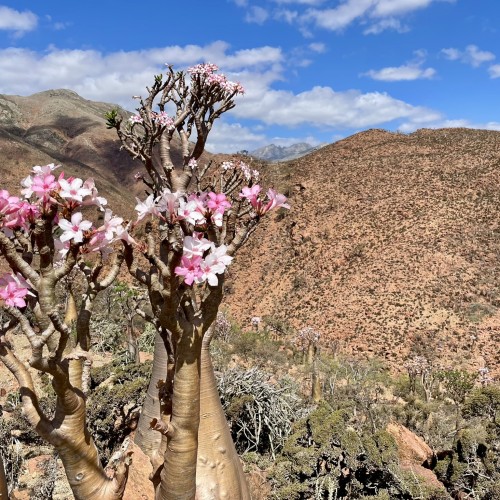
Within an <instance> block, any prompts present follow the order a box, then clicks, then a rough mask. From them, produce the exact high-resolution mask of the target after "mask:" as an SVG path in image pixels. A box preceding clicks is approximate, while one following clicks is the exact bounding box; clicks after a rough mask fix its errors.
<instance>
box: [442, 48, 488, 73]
mask: <svg viewBox="0 0 500 500" xmlns="http://www.w3.org/2000/svg"><path fill="white" fill-rule="evenodd" d="M441 53H442V54H443V55H444V57H445V58H446V59H448V60H450V61H460V62H463V63H465V64H470V65H471V66H472V67H474V68H477V67H479V66H481V64H483V63H485V62H489V61H493V59H495V54H493V53H492V52H488V51H486V50H479V47H477V46H476V45H467V47H465V50H464V51H460V50H458V49H455V48H453V47H452V48H449V49H442V50H441Z"/></svg>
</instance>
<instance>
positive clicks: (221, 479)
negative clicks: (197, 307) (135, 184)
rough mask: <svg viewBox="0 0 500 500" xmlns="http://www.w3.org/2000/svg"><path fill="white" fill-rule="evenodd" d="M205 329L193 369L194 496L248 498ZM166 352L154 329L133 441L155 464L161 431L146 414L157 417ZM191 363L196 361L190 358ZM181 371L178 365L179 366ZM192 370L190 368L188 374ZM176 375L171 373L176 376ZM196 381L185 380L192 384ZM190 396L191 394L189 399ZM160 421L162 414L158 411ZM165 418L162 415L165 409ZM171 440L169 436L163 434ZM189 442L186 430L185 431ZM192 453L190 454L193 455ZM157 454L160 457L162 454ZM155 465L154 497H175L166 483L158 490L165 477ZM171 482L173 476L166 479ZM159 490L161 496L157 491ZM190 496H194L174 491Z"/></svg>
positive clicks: (206, 498) (161, 451)
mask: <svg viewBox="0 0 500 500" xmlns="http://www.w3.org/2000/svg"><path fill="white" fill-rule="evenodd" d="M211 331H212V330H211V329H210V330H209V332H207V333H206V334H205V337H204V340H203V343H202V348H201V352H200V371H199V375H196V378H198V377H199V379H200V381H199V384H200V386H199V415H200V418H199V426H198V443H197V444H198V448H197V455H196V462H195V463H196V473H195V478H196V499H197V500H208V499H213V500H217V499H231V500H233V499H234V500H247V499H250V494H249V491H248V486H247V483H246V480H245V476H244V473H243V468H242V466H241V462H240V459H239V457H238V454H237V452H236V448H235V447H234V443H233V440H232V437H231V433H230V431H229V427H228V425H227V421H226V417H225V414H224V410H223V408H222V405H221V402H220V397H219V393H218V390H217V382H216V379H215V375H214V370H213V365H212V362H211V359H210V351H209V344H210V340H211V338H212V335H211ZM167 363H168V355H167V351H166V349H165V344H164V342H163V340H162V338H161V336H160V335H159V334H157V336H156V339H155V355H154V360H153V371H152V375H151V380H150V384H149V388H148V394H147V396H146V400H145V401H144V405H143V408H142V412H141V418H140V420H139V425H138V430H137V433H136V437H135V443H136V444H137V445H138V446H140V447H141V449H142V451H143V452H144V453H145V454H146V455H148V456H149V458H150V459H151V460H152V462H153V469H154V470H156V464H157V460H158V455H159V454H160V453H163V451H164V448H165V446H163V447H162V445H161V444H162V443H161V437H162V436H161V434H160V433H159V432H157V431H156V430H152V429H151V426H150V423H151V421H152V420H155V419H157V420H160V401H159V394H158V393H159V381H161V380H164V379H165V377H166V373H167ZM195 366H197V365H196V364H195ZM182 371H183V372H184V370H182ZM196 372H197V370H191V375H193V374H196ZM176 380H177V379H176ZM196 383H197V382H194V383H193V384H191V385H192V386H193V387H194V386H195V385H196ZM195 400H196V397H194V396H193V398H192V401H195ZM162 419H163V420H164V421H165V415H164V416H163V417H162ZM167 420H168V415H167ZM164 439H165V440H166V441H167V442H168V445H169V446H171V439H170V438H164ZM190 440H191V442H192V441H193V440H192V435H191V437H190ZM193 456H194V455H193ZM162 459H163V457H162ZM163 469H164V467H161V469H160V474H159V475H158V476H156V475H155V479H154V480H153V482H154V483H155V488H156V489H157V492H158V493H157V498H162V499H163V498H177V497H175V496H169V495H170V494H169V493H168V492H167V491H166V488H164V489H163V490H161V487H160V482H161V481H162V478H166V477H167V474H166V472H165V473H164V472H163ZM172 471H173V475H174V476H178V475H183V474H184V471H183V470H181V471H179V472H175V469H172ZM172 481H173V482H175V481H176V480H175V478H173V479H172ZM162 495H165V496H162ZM179 498H194V497H188V496H186V497H179Z"/></svg>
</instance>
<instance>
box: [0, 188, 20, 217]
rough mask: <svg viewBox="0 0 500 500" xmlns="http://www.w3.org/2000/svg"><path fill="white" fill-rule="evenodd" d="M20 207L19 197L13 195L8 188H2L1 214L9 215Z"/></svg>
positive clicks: (0, 195) (0, 196)
mask: <svg viewBox="0 0 500 500" xmlns="http://www.w3.org/2000/svg"><path fill="white" fill-rule="evenodd" d="M18 209H19V198H18V197H17V196H11V195H10V193H9V192H8V191H7V190H6V189H0V214H3V215H8V214H11V213H14V212H16V211H17V210H18Z"/></svg>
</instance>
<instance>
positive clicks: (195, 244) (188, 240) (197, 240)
mask: <svg viewBox="0 0 500 500" xmlns="http://www.w3.org/2000/svg"><path fill="white" fill-rule="evenodd" d="M210 246H211V243H210V241H209V240H207V239H206V238H204V237H203V234H202V233H197V232H196V231H195V232H194V233H193V236H186V237H184V243H183V249H182V254H183V255H185V256H186V257H188V258H191V257H193V256H195V255H197V256H200V257H201V256H202V255H203V254H204V253H205V252H206V251H207V250H208V249H209V248H210Z"/></svg>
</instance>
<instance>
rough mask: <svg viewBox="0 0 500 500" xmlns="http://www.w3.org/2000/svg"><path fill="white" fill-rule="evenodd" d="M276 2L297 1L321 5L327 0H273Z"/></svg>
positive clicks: (303, 3) (298, 2)
mask: <svg viewBox="0 0 500 500" xmlns="http://www.w3.org/2000/svg"><path fill="white" fill-rule="evenodd" d="M273 1H274V2H275V3H297V4H302V5H319V4H322V3H324V1H325V0H273Z"/></svg>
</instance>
